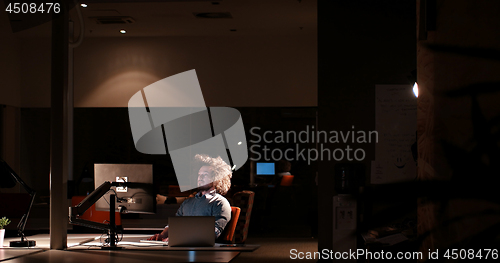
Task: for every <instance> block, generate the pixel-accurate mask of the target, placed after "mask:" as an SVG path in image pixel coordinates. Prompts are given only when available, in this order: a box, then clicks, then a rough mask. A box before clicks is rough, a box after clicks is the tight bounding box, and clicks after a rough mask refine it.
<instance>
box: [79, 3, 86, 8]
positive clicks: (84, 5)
mask: <svg viewBox="0 0 500 263" xmlns="http://www.w3.org/2000/svg"><path fill="white" fill-rule="evenodd" d="M80 6H81V7H83V8H85V7H87V6H88V5H87V4H80Z"/></svg>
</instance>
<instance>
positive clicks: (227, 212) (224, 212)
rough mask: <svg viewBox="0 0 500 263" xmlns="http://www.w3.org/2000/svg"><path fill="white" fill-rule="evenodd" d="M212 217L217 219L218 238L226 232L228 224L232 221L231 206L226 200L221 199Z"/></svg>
mask: <svg viewBox="0 0 500 263" xmlns="http://www.w3.org/2000/svg"><path fill="white" fill-rule="evenodd" d="M212 215H213V216H214V217H215V238H218V237H219V236H220V235H221V233H222V231H224V228H225V227H226V225H227V222H229V220H231V205H230V204H229V202H228V201H227V199H226V198H224V197H222V198H221V200H220V201H219V202H218V204H217V205H216V206H215V207H214V208H213V210H212Z"/></svg>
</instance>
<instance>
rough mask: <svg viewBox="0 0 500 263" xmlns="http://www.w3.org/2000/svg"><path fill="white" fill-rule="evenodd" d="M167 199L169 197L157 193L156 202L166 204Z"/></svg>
mask: <svg viewBox="0 0 500 263" xmlns="http://www.w3.org/2000/svg"><path fill="white" fill-rule="evenodd" d="M165 200H167V197H166V196H164V195H160V194H157V195H156V203H157V204H164V203H165Z"/></svg>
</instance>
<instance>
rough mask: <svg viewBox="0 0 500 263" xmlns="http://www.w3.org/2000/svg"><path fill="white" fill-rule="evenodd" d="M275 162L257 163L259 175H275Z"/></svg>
mask: <svg viewBox="0 0 500 263" xmlns="http://www.w3.org/2000/svg"><path fill="white" fill-rule="evenodd" d="M274 174H275V170H274V163H257V175H274Z"/></svg>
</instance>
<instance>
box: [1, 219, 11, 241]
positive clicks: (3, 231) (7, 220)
mask: <svg viewBox="0 0 500 263" xmlns="http://www.w3.org/2000/svg"><path fill="white" fill-rule="evenodd" d="M8 224H10V220H9V219H8V218H7V217H5V216H4V217H2V218H0V247H3V238H4V236H5V229H4V227H5V226H6V225H8Z"/></svg>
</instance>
